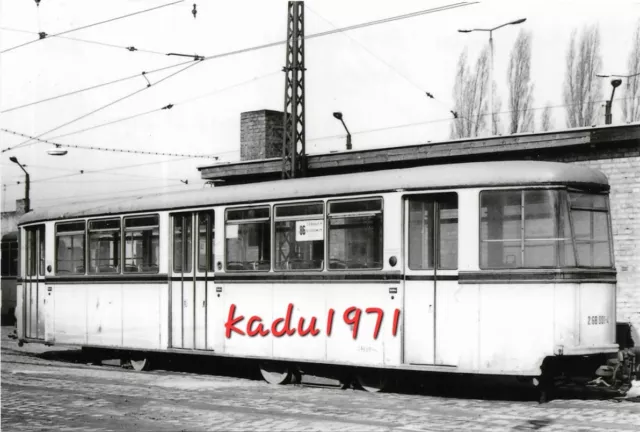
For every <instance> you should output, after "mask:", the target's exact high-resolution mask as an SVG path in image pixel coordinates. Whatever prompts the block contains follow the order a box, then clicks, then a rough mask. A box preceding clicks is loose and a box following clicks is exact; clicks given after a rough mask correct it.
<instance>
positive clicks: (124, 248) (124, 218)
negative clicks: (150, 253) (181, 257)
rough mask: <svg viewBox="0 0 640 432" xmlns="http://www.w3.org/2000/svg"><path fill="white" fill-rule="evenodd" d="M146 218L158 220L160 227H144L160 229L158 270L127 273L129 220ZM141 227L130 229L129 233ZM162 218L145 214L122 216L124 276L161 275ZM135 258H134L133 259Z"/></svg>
mask: <svg viewBox="0 0 640 432" xmlns="http://www.w3.org/2000/svg"><path fill="white" fill-rule="evenodd" d="M145 217H156V218H157V220H158V225H145V226H143V228H148V227H157V228H158V262H157V263H156V265H157V267H158V269H157V270H156V271H139V272H127V271H125V270H126V266H127V256H126V252H127V226H126V225H127V222H126V221H127V220H129V219H142V218H145ZM140 228H141V227H131V228H130V229H129V231H135V230H136V229H140ZM160 228H161V218H160V214H159V213H144V214H132V215H128V216H125V215H123V216H122V224H121V229H122V234H121V243H122V274H123V275H136V274H144V275H148V274H159V273H160V266H161V265H162V260H161V258H162V257H161V255H162V246H161V241H162V231H161V229H160ZM132 258H133V257H132Z"/></svg>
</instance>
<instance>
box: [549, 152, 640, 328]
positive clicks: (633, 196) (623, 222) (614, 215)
mask: <svg viewBox="0 0 640 432" xmlns="http://www.w3.org/2000/svg"><path fill="white" fill-rule="evenodd" d="M544 159H546V160H556V161H560V162H569V163H575V164H579V165H584V166H588V167H591V168H596V169H598V170H600V171H602V172H603V173H604V174H605V175H606V176H607V177H608V178H609V184H610V185H611V192H610V196H609V199H610V204H611V222H612V228H613V241H614V252H615V260H616V269H617V271H618V299H617V300H618V322H631V323H632V324H633V325H634V327H635V328H638V329H640V146H638V143H631V144H630V145H628V146H615V147H613V148H608V149H603V148H602V147H601V146H598V147H596V148H590V149H589V150H587V151H580V152H565V153H563V154H559V155H556V156H555V157H554V156H551V155H549V156H547V157H544Z"/></svg>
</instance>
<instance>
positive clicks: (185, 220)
mask: <svg viewBox="0 0 640 432" xmlns="http://www.w3.org/2000/svg"><path fill="white" fill-rule="evenodd" d="M191 219H192V218H191V213H185V214H177V215H173V271H174V272H176V273H190V272H191V261H192V250H191V236H192V234H191Z"/></svg>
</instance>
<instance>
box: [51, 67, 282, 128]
mask: <svg viewBox="0 0 640 432" xmlns="http://www.w3.org/2000/svg"><path fill="white" fill-rule="evenodd" d="M281 73H282V71H280V70H278V71H275V72H272V73H269V74H265V75H261V76H258V77H254V78H252V79H250V80H247V81H243V82H240V83H237V84H233V85H230V86H228V87H223V88H221V89H216V90H213V91H211V92H208V93H205V94H202V95H199V96H196V97H193V98H189V99H184V100H181V101H178V102H175V103H170V104H167V105H165V106H163V107H162V108H155V109H152V110H149V111H144V112H141V113H137V114H133V115H131V116H128V117H123V118H119V119H116V120H112V121H109V122H106V123H100V124H97V125H94V126H90V127H87V128H84V129H79V130H75V131H71V132H68V133H65V134H61V135H56V136H53V137H51V138H49V139H50V140H54V139H59V138H63V137H68V136H71V135H76V134H79V133H83V132H88V131H91V130H94V129H98V128H102V127H105V126H110V125H112V124H115V123H120V122H124V121H127V120H132V119H135V118H138V117H142V116H146V115H148V114H153V113H156V112H161V111H163V110H168V109H173V108H175V107H177V106H181V105H185V104H188V103H191V102H195V101H196V100H200V99H204V98H206V97H209V96H212V95H215V94H218V93H221V92H224V91H227V90H230V89H233V88H236V87H240V86H243V85H246V84H250V83H253V82H255V81H258V80H261V79H264V78H269V77H271V76H274V75H276V74H277V75H279V74H281Z"/></svg>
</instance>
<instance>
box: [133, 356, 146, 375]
mask: <svg viewBox="0 0 640 432" xmlns="http://www.w3.org/2000/svg"><path fill="white" fill-rule="evenodd" d="M129 362H130V363H131V367H132V368H133V370H135V371H138V372H142V371H147V370H149V359H148V358H146V357H132V358H131V359H129Z"/></svg>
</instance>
